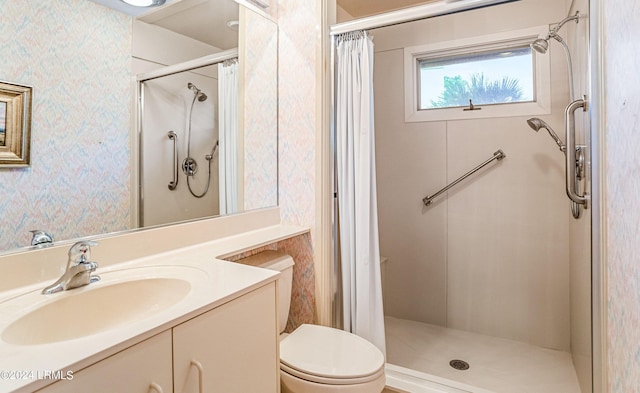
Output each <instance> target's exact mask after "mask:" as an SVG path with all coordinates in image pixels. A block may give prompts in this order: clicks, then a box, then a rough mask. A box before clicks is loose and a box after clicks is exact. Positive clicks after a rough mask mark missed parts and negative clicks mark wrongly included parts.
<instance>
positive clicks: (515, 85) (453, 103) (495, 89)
mask: <svg viewBox="0 0 640 393" xmlns="http://www.w3.org/2000/svg"><path fill="white" fill-rule="evenodd" d="M418 68H419V81H420V82H419V85H418V86H419V104H418V109H419V110H425V109H434V108H450V107H468V106H469V100H472V101H473V104H474V105H494V104H505V103H514V102H532V101H533V98H534V87H533V54H532V53H531V48H530V47H528V46H527V47H524V48H522V47H520V48H509V49H501V50H498V51H493V52H486V53H477V54H470V55H466V54H465V55H461V56H455V57H450V58H445V59H418Z"/></svg>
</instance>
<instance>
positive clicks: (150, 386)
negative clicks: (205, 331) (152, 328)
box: [38, 331, 173, 393]
mask: <svg viewBox="0 0 640 393" xmlns="http://www.w3.org/2000/svg"><path fill="white" fill-rule="evenodd" d="M171 377H172V365H171V331H165V332H162V333H160V334H158V335H156V336H153V337H151V338H149V339H147V340H145V341H143V342H141V343H138V344H136V345H134V346H132V347H130V348H127V349H125V350H124V351H121V352H118V353H116V354H115V355H113V356H110V357H108V358H106V359H103V360H101V361H99V362H98V363H95V364H93V365H91V366H89V367H87V368H85V369H82V370H80V371H78V372H75V373H74V374H73V378H72V379H68V380H61V381H58V382H56V383H54V384H53V385H49V386H47V387H46V388H44V389H42V390H39V391H38V393H87V392H100V393H169V392H171V391H172V387H173V386H172V382H173V381H172V378H171Z"/></svg>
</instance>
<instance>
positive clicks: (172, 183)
mask: <svg viewBox="0 0 640 393" xmlns="http://www.w3.org/2000/svg"><path fill="white" fill-rule="evenodd" d="M167 136H168V137H169V139H171V140H172V141H173V180H172V181H170V182H169V189H170V190H175V189H176V187H178V135H176V133H175V132H173V131H169V133H167Z"/></svg>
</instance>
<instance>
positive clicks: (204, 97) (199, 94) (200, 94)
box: [187, 82, 207, 102]
mask: <svg viewBox="0 0 640 393" xmlns="http://www.w3.org/2000/svg"><path fill="white" fill-rule="evenodd" d="M187 89H189V90H193V93H194V94H195V95H196V98H198V101H200V102H202V101H206V100H207V95H206V94H204V93H203V92H202V90H200V89H198V88H197V87H196V85H194V84H193V83H191V82H189V83H187Z"/></svg>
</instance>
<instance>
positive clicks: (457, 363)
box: [449, 359, 469, 370]
mask: <svg viewBox="0 0 640 393" xmlns="http://www.w3.org/2000/svg"><path fill="white" fill-rule="evenodd" d="M449 366H451V367H453V368H455V369H456V370H468V369H469V363H467V362H465V361H464V360H459V359H454V360H452V361H450V362H449Z"/></svg>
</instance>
